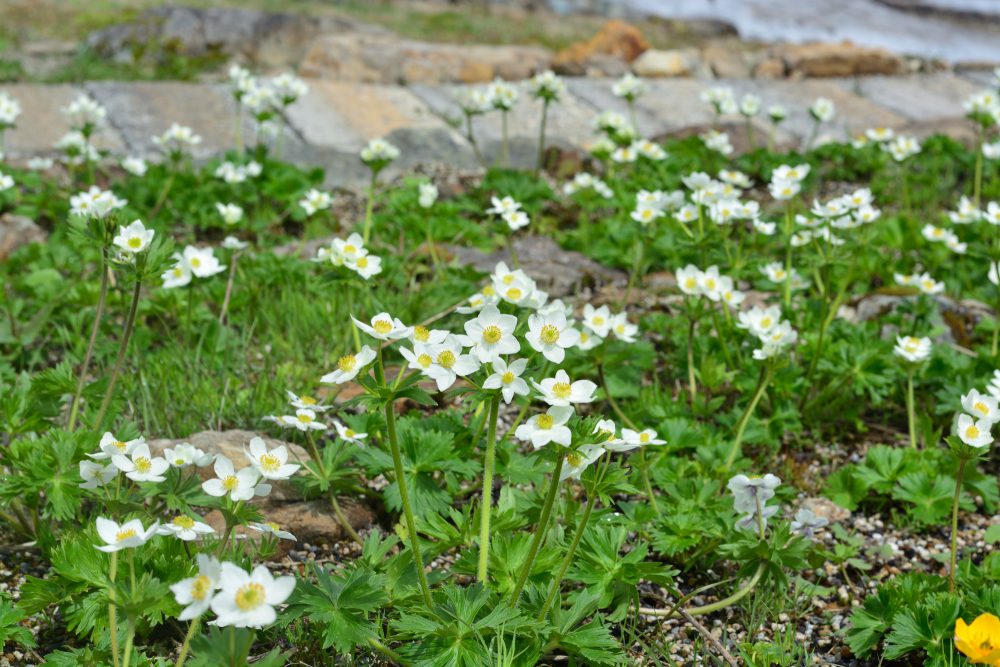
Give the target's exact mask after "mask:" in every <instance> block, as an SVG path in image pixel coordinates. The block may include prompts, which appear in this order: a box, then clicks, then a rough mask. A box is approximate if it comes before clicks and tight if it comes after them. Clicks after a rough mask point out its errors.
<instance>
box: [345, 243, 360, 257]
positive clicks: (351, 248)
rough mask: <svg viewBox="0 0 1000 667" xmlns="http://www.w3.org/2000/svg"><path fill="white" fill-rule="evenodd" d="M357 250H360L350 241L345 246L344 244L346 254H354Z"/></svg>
mask: <svg viewBox="0 0 1000 667" xmlns="http://www.w3.org/2000/svg"><path fill="white" fill-rule="evenodd" d="M357 251H358V249H357V248H355V247H354V246H353V245H351V244H350V243H348V244H347V245H345V246H344V254H345V255H353V254H354V253H356V252H357Z"/></svg>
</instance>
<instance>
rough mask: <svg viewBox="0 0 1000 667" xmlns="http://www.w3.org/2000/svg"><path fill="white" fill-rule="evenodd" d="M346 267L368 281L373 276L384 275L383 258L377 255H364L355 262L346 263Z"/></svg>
mask: <svg viewBox="0 0 1000 667" xmlns="http://www.w3.org/2000/svg"><path fill="white" fill-rule="evenodd" d="M344 266H346V267H347V268H349V269H352V270H353V271H354V272H355V273H357V274H358V275H359V276H361V277H362V278H364V279H365V280H368V279H369V278H371V277H372V276H375V275H378V274H380V273H382V258H381V257H376V256H375V255H364V256H363V257H358V258H357V259H355V260H353V261H345V262H344Z"/></svg>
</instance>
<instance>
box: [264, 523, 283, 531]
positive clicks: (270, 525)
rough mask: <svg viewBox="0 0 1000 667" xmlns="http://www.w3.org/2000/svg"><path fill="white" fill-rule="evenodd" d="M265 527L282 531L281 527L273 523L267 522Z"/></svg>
mask: <svg viewBox="0 0 1000 667" xmlns="http://www.w3.org/2000/svg"><path fill="white" fill-rule="evenodd" d="M264 525H265V526H267V527H268V528H270V529H271V530H281V526H279V525H278V524H276V523H275V522H273V521H265V522H264Z"/></svg>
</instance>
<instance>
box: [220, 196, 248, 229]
mask: <svg viewBox="0 0 1000 667" xmlns="http://www.w3.org/2000/svg"><path fill="white" fill-rule="evenodd" d="M215 210H217V211H218V212H219V217H221V218H222V221H223V222H224V223H226V224H227V225H235V224H236V223H237V222H239V221H240V220H242V219H243V208H242V207H241V206H239V205H238V204H223V203H221V202H216V204H215Z"/></svg>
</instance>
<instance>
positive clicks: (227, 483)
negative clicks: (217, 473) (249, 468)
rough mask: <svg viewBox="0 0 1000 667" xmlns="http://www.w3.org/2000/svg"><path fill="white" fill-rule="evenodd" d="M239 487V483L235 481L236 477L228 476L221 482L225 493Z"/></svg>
mask: <svg viewBox="0 0 1000 667" xmlns="http://www.w3.org/2000/svg"><path fill="white" fill-rule="evenodd" d="M239 485H240V481H239V480H238V479H236V475H229V476H228V477H226V478H225V479H224V480H222V488H224V489H225V490H226V491H232V490H233V489H235V488H236V487H238V486H239Z"/></svg>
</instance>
